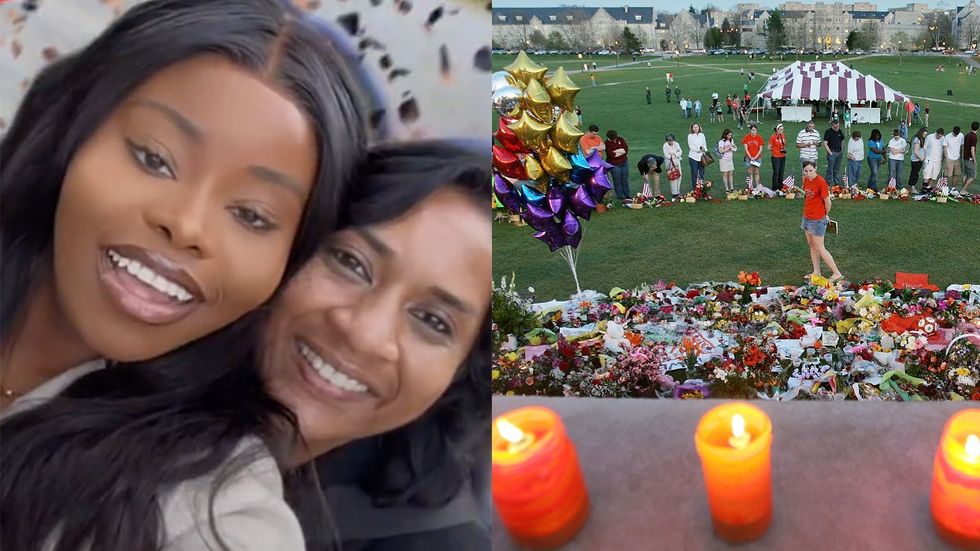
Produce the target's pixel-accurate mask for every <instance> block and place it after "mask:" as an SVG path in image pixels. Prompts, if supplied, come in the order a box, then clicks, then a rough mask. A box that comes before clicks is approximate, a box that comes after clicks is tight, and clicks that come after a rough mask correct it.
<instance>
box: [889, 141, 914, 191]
mask: <svg viewBox="0 0 980 551" xmlns="http://www.w3.org/2000/svg"><path fill="white" fill-rule="evenodd" d="M908 149H909V143H908V142H907V141H905V138H902V132H901V130H900V129H898V128H896V129H895V130H893V131H892V139H891V140H889V141H888V182H889V184H890V183H891V181H892V179H893V178H894V179H895V187H898V186H900V185H902V165H904V164H905V152H906V151H908Z"/></svg>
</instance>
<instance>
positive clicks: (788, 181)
mask: <svg viewBox="0 0 980 551" xmlns="http://www.w3.org/2000/svg"><path fill="white" fill-rule="evenodd" d="M795 183H796V180H795V179H793V175H792V174H790V175H789V176H787V177H786V178H784V179H783V188H785V189H793V184H795Z"/></svg>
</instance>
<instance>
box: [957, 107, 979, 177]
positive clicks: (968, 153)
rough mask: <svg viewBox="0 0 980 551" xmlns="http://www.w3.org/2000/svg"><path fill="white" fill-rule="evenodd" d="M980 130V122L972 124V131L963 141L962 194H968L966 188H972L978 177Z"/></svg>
mask: <svg viewBox="0 0 980 551" xmlns="http://www.w3.org/2000/svg"><path fill="white" fill-rule="evenodd" d="M978 129H980V122H978V121H973V122H972V123H970V131H969V132H967V134H966V139H964V140H963V187H962V188H960V193H966V188H968V187H970V184H972V183H973V180H975V179H976V177H977V130H978Z"/></svg>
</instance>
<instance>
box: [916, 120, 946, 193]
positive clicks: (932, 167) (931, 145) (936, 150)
mask: <svg viewBox="0 0 980 551" xmlns="http://www.w3.org/2000/svg"><path fill="white" fill-rule="evenodd" d="M925 149H926V161H925V163H923V165H922V180H923V188H922V191H924V192H928V191H932V189H933V187H932V186H933V184H935V183H936V181H937V180H939V173H940V172H941V171H942V167H943V152H944V151H945V150H946V131H945V130H943V129H942V128H937V129H936V131H935V132H933V133H932V134H929V135H928V136H926V147H925Z"/></svg>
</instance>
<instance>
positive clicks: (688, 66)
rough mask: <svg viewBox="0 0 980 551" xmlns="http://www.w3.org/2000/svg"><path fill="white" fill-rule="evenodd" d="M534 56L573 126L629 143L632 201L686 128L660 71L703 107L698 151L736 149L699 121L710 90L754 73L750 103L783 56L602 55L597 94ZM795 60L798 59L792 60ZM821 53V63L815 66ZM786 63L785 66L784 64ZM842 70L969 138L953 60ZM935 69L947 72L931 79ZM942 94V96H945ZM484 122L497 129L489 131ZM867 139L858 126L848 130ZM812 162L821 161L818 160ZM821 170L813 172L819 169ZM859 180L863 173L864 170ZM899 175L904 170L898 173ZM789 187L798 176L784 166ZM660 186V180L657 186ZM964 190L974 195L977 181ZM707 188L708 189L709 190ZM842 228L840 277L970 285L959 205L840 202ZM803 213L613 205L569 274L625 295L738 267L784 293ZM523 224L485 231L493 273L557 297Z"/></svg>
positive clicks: (589, 226) (975, 97)
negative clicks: (568, 93) (702, 145)
mask: <svg viewBox="0 0 980 551" xmlns="http://www.w3.org/2000/svg"><path fill="white" fill-rule="evenodd" d="M512 59H513V56H495V58H494V69H495V70H498V69H500V68H502V67H503V66H505V65H507V64H508V63H510V61H511V60H512ZM534 59H535V60H536V61H538V62H540V63H543V64H545V65H547V66H548V67H549V68H550V69H557V67H558V66H559V65H560V64H563V65H565V68H566V70H570V69H571V71H570V72H569V74H570V76H571V77H572V79H573V80H575V81H576V82H577V83H578V84H579V86H581V87H582V91H581V92H580V93H579V94H578V97H577V98H576V103H577V104H578V105H579V106H581V108H582V112H583V124H584V125H588V124H591V123H595V124H597V125H598V126H599V127H600V132H601V133H602V134H604V133H605V131H606V130H607V129H610V128H611V129H615V130H617V131H618V132H619V134H620V135H622V136H623V137H625V138H626V140H627V141H628V142H629V144H630V161H629V163H630V165H631V169H632V173H631V175H630V187H631V190H632V191H633V193H636V192H637V191H639V188H640V186H641V185H642V180H641V178H640V176H639V173H638V172H637V171H636V166H635V162H636V160H637V159H639V157H640V156H641V155H643V154H644V153H648V152H654V153H658V154H659V153H660V151H661V147H662V145H663V141H664V139H663V138H664V135H665V134H666V133H667V132H673V133H674V134H675V135H677V136H678V139H679V141H680V142H681V145H682V147H683V149H684V152H685V155H686V153H687V142H686V139H685V136H686V135H687V133H688V128H689V125H690V122H691V120H689V119H683V118H681V113H680V109H679V107H678V105H677V103H676V100H675V99H674V98H673V97H672V98H671V103H670V104H667V103H665V102H664V86H665V84H666V83H665V74H666V72H667V71H671V72H673V73H674V79H675V84H676V85H677V86H679V87H680V88H681V95H682V96H685V97H693V98H700V99H701V101H702V103H703V104H705V107H704V109H703V112H702V115H701V119H700V122H701V124H702V126H703V127H704V131H705V133H706V134H707V137H708V143H709V144H711V143H713V142H716V141H717V140H718V137H719V136H720V134H721V130H722V129H723V128H725V127H728V128H731V129H733V130H734V131H735V136H736V140H737V141H740V140H741V137H742V135H744V133H742V132H739V131H738V130H737V124H734V123H732V122H731V121H730V120H729V121H726V122H725V123H724V124H722V123H711V122H709V120H708V115H707V104H708V103H710V97H711V92H712V91H714V90H717V91H718V93H719V94H720V95H721V96H722V97H724V95H725V94H727V93H732V92H741V91H742V84H743V82H744V79H741V78H740V76H739V69H740V68H741V67H744V68H745V70H746V74H747V73H748V71H750V70H754V71H756V73H757V74H758V75H760V76H758V77H757V78H756V80H755V81H754V82H753V83H751V84H750V92H751V93H754V92H755V91H756V90H758V88H760V87H761V86H762V85H763V84H764V82H765V78H766V77H765V75H766V74H767V73H771V68H772V67H776V68H777V70H778V69H779V68H782V67H783V66H785V65H786V64H788V63H790V62H791V61H792V60H790V59H787V60H786V61H777V62H763V61H750V60H747V59H746V58H745V57H744V56H741V57H740V58H732V59H728V60H726V59H724V58H721V57H714V56H699V57H682V58H679V59H677V60H671V61H669V62H664V61H662V60H660V59H654V58H650V59H649V61H650V64H651V66H652V67H650V68H648V67H647V65H646V64H647V61H648V59H646V58H643V59H641V60H640V61H639V62H638V63H637V64H635V65H632V64H628V63H629V62H630V61H631V60H630V58H628V57H623V58H620V67H619V68H616V66H615V65H616V58H615V56H608V57H600V58H596V62H597V65H598V67H599V69H600V70H599V71H597V72H596V77H597V80H598V83H599V86H598V87H596V88H592V87H591V86H590V83H589V78H588V73H585V74H583V73H582V72H581V61H579V60H577V59H574V58H568V57H564V58H560V57H549V56H538V57H534ZM801 59H804V58H802V57H801ZM806 59H812V58H806ZM825 59H826V58H825V57H821V60H825ZM794 60H795V58H794ZM841 60H844V61H846V62H847V63H848V64H849V65H851V66H853V67H855V68H856V69H857V70H859V71H861V72H862V73H865V74H871V75H874V76H876V77H877V78H879V79H880V80H882V82H884V83H885V84H886V85H888V86H891V87H892V88H895V89H896V90H898V91H900V92H903V93H905V94H908V95H910V96H912V97H913V98H914V99H915V100H916V101H918V102H919V103H920V104H925V103H928V104H929V106H930V121H929V122H930V125H929V126H930V128H932V129H934V128H937V127H939V126H943V127H945V128H946V130H947V131H949V130H950V129H951V128H952V126H953V125H954V124H957V125H959V126H960V127H961V128H963V129H968V127H969V124H970V122H971V121H973V120H980V76H967V75H965V74H962V75H961V74H959V72H958V70H957V66H956V64H957V61H959V60H958V58H952V57H912V56H903V57H902V59H901V60H899V58H898V57H868V58H846V57H843V58H841ZM939 63H945V65H946V68H947V70H946V72H945V73H936V72H935V68H936V66H937V65H938V64H939ZM647 86H649V87H650V89H651V91H652V92H653V105H647V104H646V100H645V98H644V89H645V87H647ZM947 89H950V90H952V91H953V96H952V97H950V96H947V95H946V90H947ZM495 124H496V123H495ZM774 124H775V120H774V119H772V118H770V119H769V120H763V122H762V123H761V124H760V127H761V129H762V134H763V135H764V136H766V137H768V135H769V134H770V133H771V130H772V126H773V125H774ZM876 126H877V127H878V128H879V129H880V130H882V133H883V134H886V135H887V134H888V133H889V130H890V129H891V128H893V127H894V126H897V119H896V121H895V122H894V123H888V122H886V123H882V124H881V125H876ZM802 127H803V124H802V123H787V124H786V135H787V137H788V138H789V139H790V140H794V139H795V137H796V134H797V132H799V130H800V129H801V128H802ZM827 127H828V124H827V122H826V119H822V120H819V121H818V124H817V129H818V130H820V131H821V132H822V131H823V130H824V129H826V128H827ZM853 128H854V129H856V130H859V131H861V132H862V135H863V136H864V137H865V138H866V137H867V136H868V134H870V130H871V128H872V126H871V125H855V126H854V127H853ZM798 158H799V156H798V154H796V153H795V152H790V154H789V158H788V160H787V163H786V166H787V171H789V170H790V169H792V168H793V167H798V163H797V160H798ZM820 158H821V161H823V160H824V159H825V155H823V154H821V156H820ZM683 168H684V176H685V179H684V180H683V182H684V183H683V184H682V191H688V190H689V189H690V181H689V179H688V175H687V167H686V165H685V166H684V167H683ZM823 169H824V167H823V166H821V172H823ZM864 172H865V176H866V174H867V167H866V166H865V167H864ZM904 173H905V175H906V177H907V174H908V163H906V167H905V172H904ZM795 175H796V177H797V181H799V169H798V168H797V169H796V170H795ZM706 177H707V178H708V179H710V180H712V181H714V182H715V183H716V186H720V183H721V180H720V174H719V172H718V168H717V163H716V164H715V165H712V166H711V167H709V168H708V171H707V174H706ZM770 177H771V171H770V169H769V163H768V160H766V162H764V163H763V167H762V179H763V182H768V179H769V178H770ZM735 182H736V184H737V185H741V186H742V187H744V182H745V172H744V168H742V167H741V166H740V164H739V163H736V169H735ZM662 186H663V188H664V189H669V188H668V187H667V184H666V181H663V182H662ZM974 186H975V187H974V188H973V191H974V192H980V184H974ZM716 189H717V188H716ZM834 209H835V210H834V215H833V217H834V218H835V219H839V220H840V222H841V224H842V227H843V228H844V232H843V234H842V235H841V236H839V237H833V236H831V237H828V241H827V242H828V248H829V249H830V250H831V252H832V253H834V254H835V256H836V257H837V259H838V262H839V264H840V266H841V269H842V270H843V271H844V273H845V275H847V276H848V277H849V278H851V279H862V278H869V277H885V278H892V277H893V276H894V273H895V272H896V271H920V272H928V273H929V274H930V277H931V278H932V279H933V280H934V281H936V282H937V283H938V284H941V285H944V284H948V283H952V282H967V281H972V282H976V281H977V280H980V262H978V261H977V260H976V257H977V254H976V252H977V251H980V208H978V207H976V206H974V205H962V204H946V205H937V204H922V203H900V202H898V201H891V202H887V203H879V202H877V201H865V202H862V203H853V202H849V201H838V202H836V203H835V206H834ZM801 210H802V204H801V203H800V202H799V201H795V202H790V201H786V200H780V201H777V200H772V201H763V200H755V201H749V202H739V201H735V202H730V203H729V202H726V203H722V204H710V203H698V204H695V205H679V206H673V207H669V208H660V209H643V210H639V211H630V210H625V209H613V210H612V211H611V212H609V213H607V214H603V215H598V216H595V217H593V219H592V220H591V221H589V222H586V223H585V226H584V227H585V234H584V238H583V240H582V244H581V245H580V247H579V249H580V257H579V274H580V279H581V282H582V285H583V287H585V288H595V289H598V290H608V288H609V287H612V286H617V285H618V286H633V285H637V284H640V283H643V282H647V281H656V280H657V279H667V280H669V279H673V280H676V281H677V282H678V283H686V282H696V281H704V280H711V279H725V280H727V279H731V278H733V277H734V276H735V275H736V274H737V273H738V271H739V270H758V271H760V272H761V273H762V275H763V278H764V280H765V281H768V282H770V283H775V284H780V283H797V282H799V281H800V277H801V276H802V275H803V274H805V273H808V271H809V255H808V253H807V251H806V248H805V244H804V242H803V236H802V235H801V232H800V230H799V218H800V212H801ZM530 234H531V230H530V229H529V228H526V227H524V228H517V227H513V226H510V225H508V224H496V225H495V226H494V274H495V276H496V278H497V279H499V276H501V275H509V274H510V273H511V272H515V273H516V274H517V276H518V282H519V283H520V285H522V286H523V285H533V286H534V287H535V289H536V291H537V295H538V297H539V298H542V299H546V298H553V297H564V296H567V294H568V293H569V292H571V291H573V290H574V285H573V283H572V281H571V276H570V274H569V272H568V268H567V267H566V266H565V264H564V262H563V260H562V259H561V258H560V257H559V256H558V255H556V254H552V253H550V252H549V251H548V248H547V247H546V246H545V245H544V244H542V243H540V242H538V241H536V240H534V239H533V238H531V237H530Z"/></svg>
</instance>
